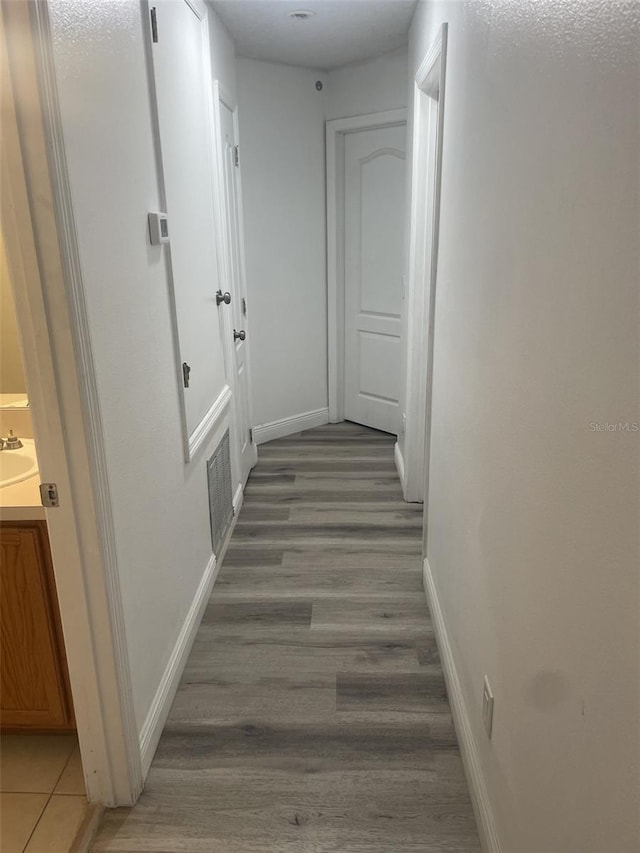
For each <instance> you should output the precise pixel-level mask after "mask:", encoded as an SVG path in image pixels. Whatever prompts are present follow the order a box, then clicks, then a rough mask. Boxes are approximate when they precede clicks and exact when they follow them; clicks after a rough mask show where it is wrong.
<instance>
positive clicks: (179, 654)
mask: <svg viewBox="0 0 640 853" xmlns="http://www.w3.org/2000/svg"><path fill="white" fill-rule="evenodd" d="M219 568H220V562H219V561H218V562H216V558H215V556H214V555H213V554H212V555H211V559H210V560H209V562H208V563H207V568H206V569H205V570H204V574H203V575H202V580H201V581H200V584H199V585H198V589H197V592H196V594H195V596H194V599H193V601H192V602H191V607H190V608H189V612H188V613H187V618H186V619H185V620H184V624H183V625H182V628H181V629H180V633H179V634H178V639H177V641H176V644H175V646H174V647H173V651H172V652H171V656H170V658H169V662H168V663H167V667H166V669H165V671H164V674H163V676H162V680H161V681H160V684H159V686H158V689H157V691H156V695H155V696H154V697H153V702H152V703H151V707H150V708H149V713H148V714H147V718H146V720H145V721H144V723H143V725H142V729H141V731H140V761H141V763H142V776H143V778H145V779H146V776H147V773H148V772H149V768H150V767H151V762H152V761H153V756H154V754H155V751H156V748H157V746H158V741H159V740H160V735H161V734H162V730H163V728H164V724H165V723H166V721H167V717H168V716H169V711H170V709H171V703H172V702H173V699H174V697H175V695H176V690H177V689H178V684H179V683H180V678H181V677H182V671H183V670H184V667H185V664H186V662H187V658H188V657H189V652H190V651H191V646H192V645H193V641H194V640H195V637H196V633H197V631H198V628H199V627H200V621H201V619H202V615H203V613H204V609H205V607H206V606H207V602H208V601H209V597H210V595H211V590H212V588H213V584H214V583H215V579H216V576H217V574H218V570H219Z"/></svg>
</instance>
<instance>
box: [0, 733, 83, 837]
mask: <svg viewBox="0 0 640 853" xmlns="http://www.w3.org/2000/svg"><path fill="white" fill-rule="evenodd" d="M88 810H89V804H88V803H87V800H86V797H85V788H84V779H83V776H82V765H81V763H80V752H79V749H78V741H77V739H76V737H75V735H3V736H2V738H0V850H2V853H69V851H70V850H71V849H72V846H73V842H74V839H75V838H76V835H77V833H78V830H79V829H80V827H81V825H82V823H83V821H84V820H85V818H86V816H87V814H88Z"/></svg>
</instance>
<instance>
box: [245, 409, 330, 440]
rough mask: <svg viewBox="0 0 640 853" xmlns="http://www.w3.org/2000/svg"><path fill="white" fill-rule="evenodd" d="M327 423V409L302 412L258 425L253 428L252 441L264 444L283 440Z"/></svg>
mask: <svg viewBox="0 0 640 853" xmlns="http://www.w3.org/2000/svg"><path fill="white" fill-rule="evenodd" d="M328 423H329V409H326V408H325V409H315V410H314V411H312V412H302V414H300V415H292V416H291V417H290V418H282V419H281V420H279V421H271V422H270V423H267V424H259V425H258V426H254V428H253V440H254V441H255V443H256V444H264V443H265V442H267V441H273V440H274V439H276V438H284V437H285V436H287V435H293V433H296V432H302V430H305V429H314V428H315V427H319V426H324V424H328Z"/></svg>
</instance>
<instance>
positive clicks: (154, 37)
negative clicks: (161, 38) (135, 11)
mask: <svg viewBox="0 0 640 853" xmlns="http://www.w3.org/2000/svg"><path fill="white" fill-rule="evenodd" d="M151 41H153V42H154V44H155V43H157V41H158V13H157V11H156V7H155V6H152V7H151Z"/></svg>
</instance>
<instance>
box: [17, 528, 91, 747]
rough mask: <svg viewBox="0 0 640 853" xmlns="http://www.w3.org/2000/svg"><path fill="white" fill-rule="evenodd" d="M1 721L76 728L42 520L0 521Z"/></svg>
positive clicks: (21, 727)
mask: <svg viewBox="0 0 640 853" xmlns="http://www.w3.org/2000/svg"><path fill="white" fill-rule="evenodd" d="M0 582H1V583H0V686H1V693H0V727H1V728H2V730H3V731H25V730H36V731H40V732H47V731H60V730H63V731H64V730H66V731H68V730H72V729H74V728H75V721H74V716H73V705H72V702H71V691H70V688H69V674H68V671H67V662H66V655H65V649H64V641H63V637H62V627H61V624H60V612H59V609H58V598H57V595H56V587H55V579H54V576H53V566H52V563H51V551H50V547H49V537H48V535H47V526H46V523H45V522H44V521H15V522H11V521H3V522H0Z"/></svg>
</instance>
